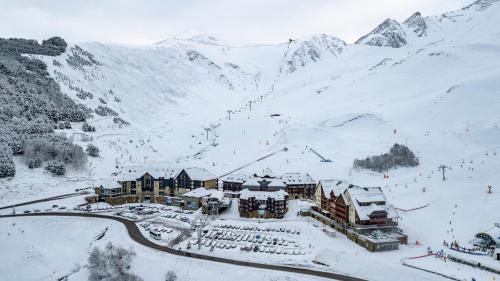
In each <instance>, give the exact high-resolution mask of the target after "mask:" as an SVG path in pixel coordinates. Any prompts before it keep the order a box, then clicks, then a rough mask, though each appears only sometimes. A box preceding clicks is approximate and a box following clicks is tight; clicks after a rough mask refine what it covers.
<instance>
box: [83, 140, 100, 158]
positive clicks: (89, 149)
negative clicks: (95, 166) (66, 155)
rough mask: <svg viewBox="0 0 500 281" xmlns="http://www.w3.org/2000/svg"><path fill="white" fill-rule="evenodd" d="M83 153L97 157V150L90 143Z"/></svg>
mask: <svg viewBox="0 0 500 281" xmlns="http://www.w3.org/2000/svg"><path fill="white" fill-rule="evenodd" d="M85 151H86V152H87V154H88V155H89V156H92V157H99V148H98V147H97V146H95V145H93V144H91V143H89V144H88V145H87V149H86V150H85Z"/></svg>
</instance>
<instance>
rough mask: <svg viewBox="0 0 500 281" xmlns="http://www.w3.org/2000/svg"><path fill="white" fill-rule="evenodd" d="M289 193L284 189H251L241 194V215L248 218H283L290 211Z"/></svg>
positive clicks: (239, 207) (239, 208)
mask: <svg viewBox="0 0 500 281" xmlns="http://www.w3.org/2000/svg"><path fill="white" fill-rule="evenodd" d="M287 201H288V194H287V193H286V191H284V190H277V191H251V190H249V189H244V190H242V191H241V192H240V195H239V206H238V210H239V212H240V216H242V217H247V218H279V219H281V218H283V217H284V216H285V214H286V212H287V211H288V204H287Z"/></svg>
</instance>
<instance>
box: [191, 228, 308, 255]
mask: <svg viewBox="0 0 500 281" xmlns="http://www.w3.org/2000/svg"><path fill="white" fill-rule="evenodd" d="M300 238H301V232H300V231H299V230H297V229H294V228H291V227H285V226H279V227H272V226H265V227H264V226H257V225H254V224H253V223H248V224H247V223H245V224H242V223H241V222H238V223H214V224H212V225H210V226H207V227H205V229H204V230H203V232H202V239H201V247H200V248H202V249H203V250H204V251H206V250H208V251H210V252H214V251H221V252H222V251H231V250H232V251H239V252H253V253H262V254H273V255H305V254H306V249H305V248H304V246H303V245H302V244H301V243H300V242H299V241H300ZM185 247H186V249H191V248H192V249H194V250H196V249H198V247H199V246H198V238H197V237H196V235H195V237H193V238H191V239H190V240H189V241H188V242H187V243H185Z"/></svg>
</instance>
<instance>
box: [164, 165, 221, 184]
mask: <svg viewBox="0 0 500 281" xmlns="http://www.w3.org/2000/svg"><path fill="white" fill-rule="evenodd" d="M182 171H186V173H187V174H188V176H189V178H190V179H191V180H195V181H207V180H213V179H216V178H217V176H216V175H214V174H212V172H210V171H209V170H207V169H204V168H199V167H191V168H184V169H181V170H180V171H179V172H178V173H177V174H176V175H175V176H174V178H176V177H177V176H178V175H179V174H180V173H181V172H182Z"/></svg>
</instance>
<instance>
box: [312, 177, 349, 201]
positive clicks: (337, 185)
mask: <svg viewBox="0 0 500 281" xmlns="http://www.w3.org/2000/svg"><path fill="white" fill-rule="evenodd" d="M319 185H321V187H322V188H323V192H324V193H325V197H326V198H328V199H330V194H331V193H332V191H333V194H334V195H335V196H340V195H341V194H342V193H344V191H345V190H346V189H347V188H349V187H350V186H352V185H351V184H348V183H346V182H343V181H341V180H320V181H319Z"/></svg>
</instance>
